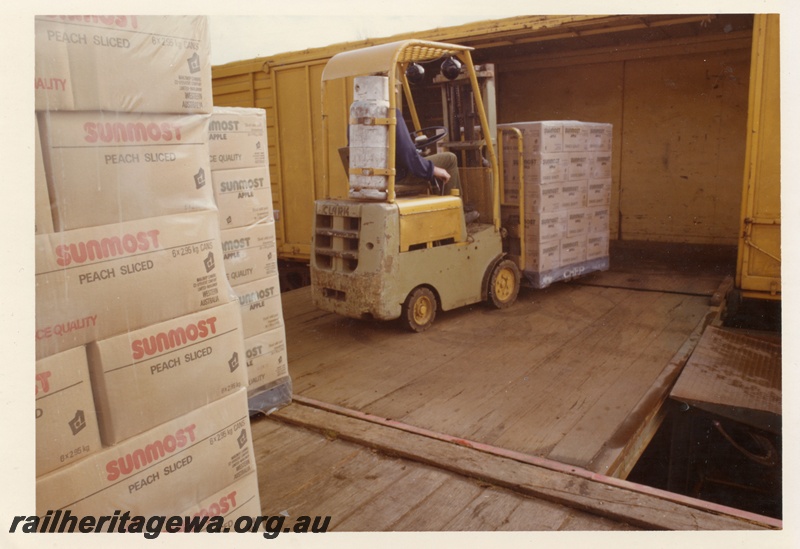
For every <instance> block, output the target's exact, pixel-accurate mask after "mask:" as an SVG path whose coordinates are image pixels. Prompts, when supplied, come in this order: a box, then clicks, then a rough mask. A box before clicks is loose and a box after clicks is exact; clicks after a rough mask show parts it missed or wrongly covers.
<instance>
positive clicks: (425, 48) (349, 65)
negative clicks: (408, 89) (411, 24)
mask: <svg viewBox="0 0 800 549" xmlns="http://www.w3.org/2000/svg"><path fill="white" fill-rule="evenodd" d="M472 49H473V48H470V47H468V46H458V45H455V44H445V43H442V42H429V41H427V40H401V41H399V42H390V43H388V44H380V45H378V46H371V47H368V48H362V49H358V50H351V51H346V52H342V53H339V54H336V55H334V56H333V57H331V59H330V60H329V61H328V63H327V65H325V69H324V70H323V71H322V80H323V81H325V80H335V79H337V78H345V77H348V76H363V75H366V74H374V73H387V72H389V71H390V70H391V69H392V68H393V67H395V66H396V65H397V64H398V63H413V62H420V63H421V62H425V61H433V60H435V59H439V58H443V57H447V56H452V55H458V54H459V53H462V52H465V51H470V50H472Z"/></svg>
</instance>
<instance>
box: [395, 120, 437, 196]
mask: <svg viewBox="0 0 800 549" xmlns="http://www.w3.org/2000/svg"><path fill="white" fill-rule="evenodd" d="M396 114H397V132H396V133H397V139H396V145H395V148H396V151H397V152H396V162H395V163H396V166H395V167H396V168H397V175H398V177H397V178H398V179H402V178H403V177H405V176H406V175H407V174H408V173H411V174H412V175H414V176H416V177H420V178H422V179H425V180H427V181H431V180H432V179H433V175H434V166H433V162H431V161H430V160H426V159H424V158H422V157H421V156H420V155H419V153H418V152H417V149H416V147H414V142H413V141H411V136H410V135H409V132H408V127H407V126H406V122H405V120H403V115H402V114H401V113H400V111H399V110H397V111H396ZM442 171H443V170H442Z"/></svg>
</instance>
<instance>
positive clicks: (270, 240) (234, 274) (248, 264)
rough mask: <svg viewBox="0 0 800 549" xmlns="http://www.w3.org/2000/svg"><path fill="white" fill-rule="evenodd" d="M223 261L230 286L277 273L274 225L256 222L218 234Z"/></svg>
mask: <svg viewBox="0 0 800 549" xmlns="http://www.w3.org/2000/svg"><path fill="white" fill-rule="evenodd" d="M221 238H222V254H223V255H222V258H223V260H224V262H225V273H226V275H227V277H228V281H229V282H230V284H231V286H240V285H242V284H246V283H248V282H253V281H255V280H258V279H261V278H267V277H271V276H276V275H277V274H278V248H277V243H276V241H275V223H273V222H269V223H255V224H253V225H248V226H247V227H237V228H236V229H224V230H222V231H221Z"/></svg>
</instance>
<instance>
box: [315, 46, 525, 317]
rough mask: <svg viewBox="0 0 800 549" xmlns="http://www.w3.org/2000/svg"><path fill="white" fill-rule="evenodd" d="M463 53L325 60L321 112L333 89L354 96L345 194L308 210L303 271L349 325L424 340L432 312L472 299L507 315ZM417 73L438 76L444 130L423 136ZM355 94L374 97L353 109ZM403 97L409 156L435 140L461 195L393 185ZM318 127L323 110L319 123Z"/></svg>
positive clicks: (508, 262)
mask: <svg viewBox="0 0 800 549" xmlns="http://www.w3.org/2000/svg"><path fill="white" fill-rule="evenodd" d="M470 50H471V48H469V47H463V46H458V45H453V44H445V43H439V42H429V41H423V40H405V41H400V42H393V43H389V44H383V45H378V46H373V47H368V48H364V49H359V50H354V51H347V52H343V53H340V54H338V55H335V56H334V57H332V58H331V59H330V60H329V61H328V64H327V65H326V67H325V69H324V71H323V73H322V86H323V90H322V96H323V109H324V105H325V100H324V98H325V88H326V86H328V85H329V84H330V83H331V82H332V81H336V80H339V79H353V82H354V87H355V88H356V89H355V91H354V102H353V105H351V108H350V119H349V132H350V133H349V136H350V140H349V147H347V148H344V149H343V150H340V154H341V155H342V160H343V162H344V168H345V169H346V170H347V171H348V177H349V186H350V187H349V194H348V198H343V199H327V200H317V201H316V202H315V216H314V228H313V237H312V252H311V265H310V266H311V288H312V299H313V302H314V304H315V305H316V306H317V307H319V308H321V309H323V310H326V311H331V312H334V313H338V314H341V315H343V316H347V317H351V318H374V319H379V320H393V319H398V318H399V319H400V321H401V322H402V324H403V325H404V326H406V327H407V328H409V329H410V330H412V331H415V332H422V331H424V330H425V329H427V328H428V327H430V325H431V323H432V322H433V320H434V318H435V316H436V313H437V311H438V310H442V311H447V310H450V309H454V308H456V307H462V306H465V305H470V304H473V303H478V302H481V301H488V302H489V303H490V304H491V305H492V306H494V307H497V308H505V307H509V306H510V305H512V304H513V303H514V301H515V300H516V298H517V294H518V292H519V287H520V281H521V273H520V266H519V265H518V264H517V263H516V262H515V261H514V260H512V259H511V258H509V257H507V256H506V253H505V252H504V239H505V238H506V236H507V235H506V232H505V230H504V229H502V228H501V223H500V172H499V169H500V168H499V160H498V157H497V154H496V151H495V147H494V144H493V141H492V137H493V133H494V128H493V127H492V125H490V119H489V117H487V112H486V111H487V109H486V105H485V103H484V98H483V96H482V93H481V87H482V86H481V83H480V82H479V74H478V71H476V67H475V66H474V65H473V62H472V58H471V55H470ZM425 67H434V68H436V69H439V68H440V67H441V68H442V69H443V70H442V72H443V73H444V75H437V76H436V81H437V82H440V83H441V84H442V88H443V91H442V99H443V115H442V116H443V119H444V122H445V125H443V126H436V127H427V128H422V127H421V125H420V122H419V117H418V114H417V110H416V107H415V104H414V100H413V97H412V83H411V82H410V79H411V80H413V75H414V74H415V71H420V70H421V69H422V70H424V68H425ZM416 74H419V72H416ZM345 82H349V80H345ZM360 86H363V87H365V88H370V86H372V87H375V88H376V89H377V90H378V91H377V92H376V93H377V95H375V96H369V97H367V99H365V101H364V102H362V104H361V105H360V106H359V105H356V103H358V98H359V97H360V96H359V89H358V88H359V87H360ZM368 91H369V90H368ZM370 93H371V92H370ZM401 93H402V97H401ZM403 98H404V99H405V106H406V108H407V112H408V113H409V115H410V117H411V120H412V122H413V126H414V131H413V132H410V133H411V134H412V135H411V137H412V140H413V141H415V144H416V146H417V148H418V149H420V150H422V149H424V148H426V147H429V146H431V145H433V144H434V143H436V142H437V141H438V144H437V146H438V147H439V150H447V151H451V152H454V153H455V154H456V155H457V156H458V157H459V167H458V170H459V179H460V181H461V189H453V190H451V191H450V192H449V193H447V194H445V193H444V192H443V191H442V188H441V187H440V186H437V185H436V184H431V185H429V186H420V185H415V186H408V185H401V184H398V183H397V181H396V176H397V169H396V165H395V149H396V144H397V143H396V137H397V136H396V134H395V131H396V126H397V124H398V119H397V116H398V115H399V113H400V112H401V110H400V108H399V107H400V103H401V101H402V100H403ZM491 100H492V101H493V97H492V98H491ZM327 119H328V114H327V113H325V112H324V110H323V124H327ZM492 124H493V121H492ZM401 127H402V126H401ZM431 133H433V135H429V134H431ZM356 134H357V135H358V136H359V137H358V139H357V141H358V142H357V143H356V142H354V136H355V135H356ZM323 135H325V136H326V137H327V135H328V132H327V127H326V128H325V129H324V131H323ZM445 138H447V139H449V140H447V141H445ZM327 148H328V147H327V143H326V144H325V146H324V147H323V150H327ZM520 154H521V153H520ZM356 157H357V158H356ZM521 194H522V193H521ZM465 201H466V202H468V203H469V204H470V205H471V211H476V212H477V215H478V219H477V221H476V222H467V221H468V219H465V210H464V203H465ZM522 211H523V210H522V204H520V212H522ZM522 217H523V216H522V215H520V216H519V219H522ZM470 221H471V220H470ZM519 233H520V236H521V235H522V231H519ZM522 245H523V246H524V243H523V244H522ZM520 255H521V256H523V257H524V253H523V254H520Z"/></svg>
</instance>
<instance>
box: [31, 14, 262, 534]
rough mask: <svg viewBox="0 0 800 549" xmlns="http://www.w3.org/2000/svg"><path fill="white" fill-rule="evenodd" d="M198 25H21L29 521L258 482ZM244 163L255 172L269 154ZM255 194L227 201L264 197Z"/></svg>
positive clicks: (185, 503) (153, 20)
mask: <svg viewBox="0 0 800 549" xmlns="http://www.w3.org/2000/svg"><path fill="white" fill-rule="evenodd" d="M207 26H208V24H207V18H205V17H194V16H92V15H76V16H37V17H36V18H35V48H36V71H35V72H36V99H35V100H36V103H35V107H36V135H37V151H36V152H37V156H36V160H37V163H36V178H35V183H36V198H37V209H36V233H37V234H36V237H35V241H36V254H35V255H36V272H35V274H36V277H35V278H36V285H35V287H36V298H35V301H36V331H35V351H36V358H37V372H36V374H37V377H36V383H37V401H36V403H37V410H36V414H37V416H36V417H37V420H36V421H37V423H36V429H37V432H36V442H37V470H36V474H37V482H36V485H37V486H36V489H37V493H36V505H37V510H38V511H39V512H40V514H43V513H44V512H45V511H47V510H53V509H57V510H58V511H57V512H58V513H61V512H70V513H71V514H72V515H73V516H74V515H78V514H93V515H104V514H107V512H109V510H114V509H125V510H127V511H130V512H132V513H137V514H141V515H149V516H155V515H161V514H174V513H177V512H180V511H183V510H187V509H195V508H198V507H200V508H204V506H206V504H208V503H209V501H213V498H214V497H215V496H216V495H217V494H219V493H220V491H224V490H226V489H228V487H230V486H233V485H234V483H236V482H237V481H238V480H239V479H240V478H242V477H244V476H246V475H251V476H252V477H254V476H255V458H254V453H253V446H252V436H251V434H250V426H249V413H248V406H247V396H248V395H247V390H246V389H245V385H246V383H247V382H248V378H247V376H246V372H245V367H244V363H245V357H244V353H245V349H244V331H243V328H242V322H241V320H242V319H241V312H240V310H241V308H240V303H239V300H238V299H237V295H236V293H235V292H234V290H233V287H232V284H231V283H230V282H229V278H228V276H227V270H226V263H228V264H230V261H227V260H226V259H225V258H223V250H222V231H221V227H220V223H219V220H220V216H219V213H220V212H219V209H218V207H217V205H216V202H215V197H214V192H213V190H212V184H211V183H212V181H211V178H210V174H209V172H210V171H211V170H212V169H213V167H212V166H211V156H210V148H209V135H210V134H209V128H208V126H209V123H210V118H211V111H212V101H211V64H210V62H209V55H208V53H209V44H208V29H207ZM56 111H59V112H56ZM65 111H69V112H65ZM262 120H263V119H262ZM261 128H262V130H263V134H264V136H265V134H266V131H265V128H264V127H263V124H262V126H261ZM40 153H41V154H40ZM226 154H227V153H225V152H223V153H220V155H221V157H222V158H223V159H224V160H227V159H228V156H224V155H226ZM251 156H254V157H255V158H256V160H258V159H260V160H261V161H262V165H264V166H265V163H264V161H263V160H264V159H265V158H266V141H263V142H262V143H261V144H260V146H259V145H257V146H256V147H255V149H254V151H253V155H251ZM265 169H266V168H265ZM237 175H240V174H237ZM259 177H260V179H258V180H256V179H251V178H250V176H249V175H247V177H244V178H243V177H239V178H237V179H236V183H235V184H236V185H237V186H239V187H249V186H251V185H252V186H253V187H256V186H257V187H258V189H259V190H260V189H261V188H262V187H266V186H267V184H268V177H262V176H259ZM237 191H238V192H237V195H236V196H237V198H239V196H240V195H241V196H247V195H249V194H250V192H251V191H254V189H251V188H240V189H237ZM268 211H269V212H271V208H269V204H267V207H265V206H264V205H263V204H258V206H257V208H254V207H251V208H250V210H249V211H248V212H247V214H248V215H249V216H250V217H252V216H253V215H254V212H255V214H256V215H257V214H258V213H260V212H268ZM265 217H267V216H266V215H265ZM269 221H270V222H271V221H272V220H271V219H270V220H269ZM250 223H251V219H250V218H247V217H240V218H237V219H236V224H237V225H239V226H242V225H248V224H250ZM229 225H233V223H229ZM264 228H266V229H267V230H266V231H255V232H258V234H259V236H264V233H265V232H268V231H269V229H271V228H272V227H259V229H264ZM233 236H234V237H236V236H237V235H235V234H234V235H233ZM249 237H250V235H246V236H245V237H244V238H249ZM233 240H234V242H232V243H231V242H229V244H228V247H229V248H230V247H233V248H236V250H235V252H239V251H241V250H240V249H239V248H238V245H239V244H241V241H236V240H235V238H234V239H233ZM253 240H257V238H254V239H253ZM263 240H264V242H266V243H265V244H264V247H267V246H268V245H269V244H270V242H273V241H274V237H273V236H272V235H271V234H266V236H264V239H263ZM228 259H230V260H233V257H230V258H228ZM248 259H249V258H248V257H245V258H243V261H244V263H241V264H237V265H236V267H237V268H238V269H239V270H240V271H246V270H247V269H249V268H251V265H250V264H249V263H247V260H248ZM259 267H260V268H263V273H262V274H264V275H267V274H270V273H272V272H273V271H272V270H269V269H273V270H274V262H273V263H271V264H264V265H260V266H259ZM253 270H254V272H255V268H254V267H253ZM237 274H238V273H237ZM232 278H233V277H232ZM236 280H242V278H241V277H238V276H237V277H236ZM276 291H277V289H276ZM223 309H224V310H225V311H227V312H226V314H225V320H224V321H223V317H222V316H221V313H222V311H223ZM31 335H33V334H31ZM87 351H88V352H87ZM94 351H97V352H94ZM78 357H82V358H81V359H80V360H78ZM98 359H100V360H99V361H98ZM87 365H88V368H87ZM78 370H80V371H81V372H80V373H81V375H80V376H79V375H78V374H79V372H78ZM83 370H86V372H85V374H84V373H82V372H83ZM109 376H113V379H112V377H109ZM112 412H113V413H112ZM112 416H113V421H112ZM117 420H119V421H117ZM109 432H111V433H112V435H111V436H106V437H105V438H104V433H105V434H108V433H109ZM209 498H211V499H209ZM252 499H253V500H257V499H258V495H257V493H255V495H253V498H252ZM251 503H253V506H252V509H253V510H257V509H259V508H260V506H259V505H258V504H257V502H256V501H252V502H251ZM51 531H52V530H51Z"/></svg>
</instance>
